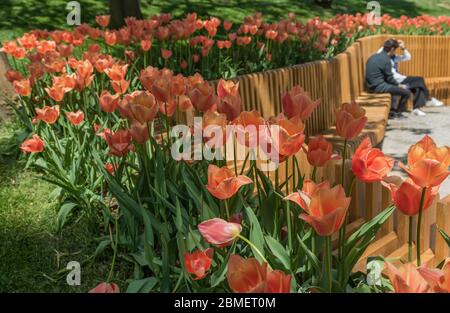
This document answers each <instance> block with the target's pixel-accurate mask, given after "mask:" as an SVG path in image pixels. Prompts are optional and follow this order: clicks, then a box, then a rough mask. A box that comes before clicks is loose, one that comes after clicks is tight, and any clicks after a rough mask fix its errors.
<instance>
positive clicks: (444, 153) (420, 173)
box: [399, 136, 450, 187]
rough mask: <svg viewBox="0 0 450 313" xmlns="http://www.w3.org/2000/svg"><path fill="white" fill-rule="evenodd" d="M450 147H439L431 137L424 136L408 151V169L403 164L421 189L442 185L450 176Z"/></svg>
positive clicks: (402, 165)
mask: <svg viewBox="0 0 450 313" xmlns="http://www.w3.org/2000/svg"><path fill="white" fill-rule="evenodd" d="M449 165H450V147H448V146H443V147H437V146H436V143H435V142H434V141H433V139H431V138H430V137H429V136H424V137H423V138H422V139H421V140H420V141H419V142H417V143H416V144H414V145H412V146H411V147H410V148H409V150H408V167H406V166H405V165H404V164H403V163H402V162H399V166H400V167H401V168H403V169H404V170H405V171H406V172H407V173H408V175H409V177H410V178H411V179H412V180H413V181H414V182H415V183H416V184H417V185H419V186H421V187H432V186H438V185H440V184H441V183H442V182H443V181H444V180H445V179H446V178H447V176H448V175H449V174H450V172H449V171H448V167H449Z"/></svg>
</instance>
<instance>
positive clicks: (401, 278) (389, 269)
mask: <svg viewBox="0 0 450 313" xmlns="http://www.w3.org/2000/svg"><path fill="white" fill-rule="evenodd" d="M385 269H386V274H387V276H388V278H389V280H390V281H391V283H392V287H394V292H395V293H427V292H429V291H430V286H429V285H428V283H427V282H426V280H425V279H424V278H423V277H422V276H421V275H420V273H419V272H418V270H417V268H416V267H415V266H414V265H413V264H411V263H407V264H402V265H400V268H396V267H395V266H394V265H392V264H391V263H389V262H386V263H385Z"/></svg>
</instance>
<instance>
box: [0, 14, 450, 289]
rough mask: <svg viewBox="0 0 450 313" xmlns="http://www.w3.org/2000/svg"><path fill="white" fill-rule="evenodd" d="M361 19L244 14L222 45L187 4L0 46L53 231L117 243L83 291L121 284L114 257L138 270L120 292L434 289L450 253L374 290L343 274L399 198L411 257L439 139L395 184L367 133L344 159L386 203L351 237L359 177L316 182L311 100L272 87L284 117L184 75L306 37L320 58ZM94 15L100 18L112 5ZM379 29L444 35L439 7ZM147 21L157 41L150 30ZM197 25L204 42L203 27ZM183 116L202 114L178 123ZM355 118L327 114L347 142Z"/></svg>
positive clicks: (231, 89)
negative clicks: (54, 214) (82, 222)
mask: <svg viewBox="0 0 450 313" xmlns="http://www.w3.org/2000/svg"><path fill="white" fill-rule="evenodd" d="M364 19H365V17H362V16H354V17H351V16H338V17H336V19H333V20H331V21H328V22H320V21H319V20H312V21H310V22H308V23H306V24H301V23H299V22H295V20H294V17H293V16H290V19H289V20H286V21H282V22H280V23H278V24H276V27H275V26H274V25H267V24H264V23H262V20H261V19H260V16H258V15H255V16H254V17H251V18H248V19H246V21H245V23H243V24H242V25H241V26H239V27H238V30H237V32H236V34H235V35H232V37H234V36H236V37H235V40H233V43H232V44H231V47H230V48H227V46H228V45H229V44H228V43H223V47H222V48H221V47H220V46H221V45H222V43H221V44H218V43H219V41H218V42H214V44H215V45H214V48H212V45H211V40H213V39H211V38H209V37H215V36H216V32H217V28H218V27H219V20H218V19H215V18H211V19H210V20H208V21H205V22H201V23H200V22H199V21H198V19H196V18H195V15H188V16H187V17H186V18H185V19H183V20H174V21H170V18H169V16H167V15H163V16H159V17H155V18H153V19H151V20H147V21H135V20H131V19H130V20H129V21H128V27H126V28H124V29H122V30H119V31H118V32H114V31H107V30H105V31H101V30H99V29H95V28H91V27H89V26H87V25H83V26H80V27H78V28H77V29H76V30H75V31H74V32H66V31H54V32H51V33H47V32H42V31H35V32H34V33H32V34H28V35H24V36H23V37H22V38H20V39H19V40H18V41H19V44H17V43H15V42H9V43H7V44H5V45H4V47H3V48H2V49H3V51H5V52H6V53H8V54H10V55H12V56H13V59H12V60H13V63H14V66H15V70H12V71H9V72H8V73H7V77H8V79H9V80H10V81H11V82H12V83H13V84H14V87H15V90H16V92H17V93H18V100H17V102H12V103H11V105H12V107H13V108H14V109H15V111H16V113H17V116H18V117H19V118H20V119H21V121H22V122H23V125H24V126H25V127H27V128H28V130H29V131H30V134H31V133H32V134H31V135H30V138H29V139H27V140H26V141H25V142H24V143H23V144H22V146H21V149H22V151H24V152H27V153H30V157H29V163H30V164H32V165H33V167H34V168H36V169H37V170H39V171H41V172H43V173H44V175H43V179H45V180H47V181H49V182H51V183H53V184H54V185H55V186H57V189H56V190H55V193H57V194H58V195H59V196H60V199H61V208H60V211H59V214H58V223H59V227H63V226H64V224H65V223H67V222H70V221H71V220H73V218H75V217H79V216H83V217H85V218H87V219H89V220H90V221H91V222H92V225H93V226H94V227H97V226H98V225H101V226H103V227H104V229H105V230H109V231H108V232H106V233H110V234H111V235H105V236H104V237H103V238H102V241H101V243H100V244H99V249H98V250H97V253H99V252H101V251H102V250H103V249H105V248H106V247H108V246H110V247H111V248H112V250H113V251H114V256H113V260H112V265H111V271H110V274H109V276H108V277H105V281H106V283H103V284H100V285H99V286H97V287H96V288H95V289H93V290H92V291H93V292H117V291H118V288H117V286H116V285H115V284H113V283H112V281H111V279H112V273H113V271H114V267H115V259H116V258H117V256H118V254H120V255H121V256H122V257H123V258H125V259H126V260H128V261H129V262H131V263H133V264H135V266H136V269H137V270H136V272H135V276H134V277H133V279H134V281H133V282H132V283H131V284H130V286H129V287H128V291H138V290H139V291H150V290H154V291H161V292H178V291H185V292H199V291H208V292H210V291H233V292H304V291H312V290H314V291H322V292H332V291H333V292H334V291H340V292H343V291H347V290H349V288H350V289H351V290H353V291H367V290H369V291H372V292H379V291H385V290H394V291H397V292H402V291H411V290H413V291H443V290H447V291H448V286H447V285H446V284H445V283H442V281H445V277H446V276H444V272H445V271H448V268H449V266H450V265H449V264H450V263H449V262H448V261H447V262H446V263H445V266H444V269H443V270H442V272H441V270H438V271H435V272H431V270H430V269H428V268H426V267H420V268H419V269H417V268H416V266H413V265H411V264H408V265H405V267H404V269H402V270H400V271H398V270H397V269H396V268H395V267H393V266H392V265H389V263H386V264H387V265H386V268H387V270H388V278H389V280H384V279H381V277H378V278H377V283H375V284H370V283H368V280H367V277H366V276H365V275H362V274H361V273H356V274H355V273H352V269H353V267H354V266H355V264H356V263H357V262H358V261H359V259H360V257H361V256H362V255H363V253H364V251H365V249H366V248H367V246H368V245H369V244H370V243H371V242H373V240H374V239H375V234H376V232H377V231H378V230H379V229H380V228H381V226H382V225H383V223H384V222H385V221H386V220H388V218H389V217H390V215H391V214H392V213H393V211H394V210H395V208H396V209H398V210H400V211H401V212H403V213H404V214H407V215H418V217H419V218H418V220H419V221H418V223H417V225H416V227H417V229H418V231H417V238H412V235H411V237H410V251H411V252H410V261H412V260H413V259H412V252H413V241H415V242H416V244H417V246H418V247H417V251H418V253H417V260H416V262H417V264H418V265H420V263H421V261H420V257H421V255H420V251H421V249H420V242H421V239H420V234H421V231H420V229H421V228H420V227H421V216H422V214H423V211H425V210H426V209H427V208H428V207H429V206H430V205H431V202H432V200H433V198H434V197H436V194H437V189H438V188H439V185H440V184H441V183H442V181H443V180H444V179H446V177H447V176H448V175H449V171H448V166H449V163H450V149H449V147H447V146H445V147H437V146H436V145H435V143H434V142H433V141H432V139H431V138H429V137H428V136H425V137H424V138H423V139H422V140H421V141H420V142H418V143H417V144H416V145H414V146H413V147H411V149H410V151H409V154H408V156H409V158H408V164H407V165H405V166H403V165H402V166H403V168H404V169H405V171H407V173H408V175H409V176H410V179H408V180H406V181H394V180H393V179H392V178H388V174H389V172H390V170H391V169H392V166H393V163H394V160H393V159H391V158H388V157H386V156H384V155H383V153H382V152H381V151H380V150H378V149H376V148H372V147H371V144H370V141H369V140H368V139H366V140H364V141H363V142H362V143H361V145H360V146H359V148H358V149H357V150H356V152H355V155H354V156H353V157H352V159H351V163H352V171H353V173H354V175H355V177H356V178H357V179H358V180H359V181H360V182H363V183H373V182H382V183H383V184H384V185H385V186H386V188H389V190H390V191H391V193H392V201H390V202H392V203H393V204H392V205H389V206H388V207H387V208H385V210H383V211H382V212H381V213H379V214H378V215H376V216H375V217H374V218H373V219H371V220H370V221H367V222H366V223H365V224H363V225H362V226H361V227H359V228H358V229H357V230H356V231H355V232H354V233H353V234H352V235H351V236H350V237H346V236H345V234H347V232H346V227H347V225H348V210H349V205H350V201H351V198H350V197H349V196H348V195H351V194H352V189H353V188H354V187H353V186H354V180H347V179H345V177H346V175H344V171H343V172H342V174H341V175H340V176H339V183H338V184H335V183H333V184H332V183H330V182H329V181H326V180H325V181H322V180H321V179H319V178H318V176H317V175H316V173H317V168H321V167H323V166H325V165H326V163H327V162H330V160H332V159H335V158H337V156H335V155H333V151H332V150H333V149H332V145H331V144H330V143H329V142H327V141H326V140H325V139H324V138H323V137H321V136H317V137H315V138H311V139H310V140H309V141H308V145H306V144H305V139H306V138H305V133H304V130H305V124H307V123H308V119H309V117H310V116H311V114H312V112H313V111H314V110H315V109H316V108H317V107H318V106H319V105H320V101H318V100H313V99H311V98H310V97H309V95H308V94H307V93H305V92H304V91H303V89H302V88H301V87H300V86H295V87H294V88H292V89H291V90H289V91H287V92H286V93H285V94H283V97H282V104H283V112H282V113H283V114H280V115H278V116H276V117H270V118H263V117H262V116H260V114H259V113H258V112H257V111H242V108H241V107H242V103H241V102H242V101H241V98H240V96H239V84H237V83H234V82H232V81H226V80H223V79H221V80H219V81H218V82H217V86H213V85H212V84H211V83H209V82H208V81H207V80H204V78H203V77H202V76H201V75H200V74H198V73H195V74H194V72H196V71H199V70H200V71H201V72H202V74H203V75H204V76H205V77H206V78H215V77H217V76H215V75H219V76H225V77H230V76H234V75H235V74H236V73H238V71H237V70H230V66H231V65H230V64H235V65H233V66H237V69H241V68H242V69H243V70H244V71H245V72H251V71H256V70H262V69H267V68H271V67H272V66H274V67H279V66H284V65H288V64H293V63H294V64H295V62H299V61H302V60H303V59H299V54H298V51H299V49H300V48H302V47H303V48H304V49H306V50H305V51H306V52H305V53H306V55H309V56H307V57H306V59H305V60H308V59H313V58H320V57H323V56H329V55H332V54H333V53H335V52H336V51H339V49H341V48H344V47H345V46H346V45H347V44H348V43H349V42H351V39H348V41H347V42H346V43H342V41H343V40H342V38H350V37H351V38H356V37H358V36H362V35H364V34H367V33H368V32H371V31H379V30H376V29H373V30H371V28H370V27H369V26H367V25H366V26H365V23H364ZM97 20H98V23H99V24H100V25H101V26H103V27H106V26H107V20H108V18H107V17H104V16H103V17H98V19H97ZM383 23H384V24H383V25H384V26H383V27H385V28H387V27H389V28H392V29H397V30H398V31H399V32H404V31H415V32H419V33H420V32H423V33H425V32H427V33H443V32H446V31H448V28H447V27H448V20H447V19H445V18H440V19H433V18H430V17H419V18H416V19H391V18H389V17H386V16H385V17H384V18H383ZM200 24H201V27H200ZM228 25H229V24H228V23H225V22H224V23H223V26H224V28H225V29H228V30H229V28H228ZM337 25H338V26H339V27H337ZM203 28H204V29H203ZM332 28H334V29H342V31H339V32H336V31H335V32H332V31H331V29H332ZM309 30H311V31H309ZM149 31H150V33H151V34H152V36H154V37H153V38H152V39H153V41H150V39H149V38H146V37H145V35H144V34H148V33H149ZM204 31H206V32H207V33H208V36H209V37H208V36H206V35H205V37H198V36H197V33H196V32H200V33H201V32H204ZM248 33H250V34H252V33H253V35H252V36H249V35H248ZM192 34H195V35H192ZM231 34H233V33H231ZM350 35H351V36H350ZM48 36H51V37H52V40H47V38H48ZM217 36H220V35H217ZM223 36H224V37H225V36H226V34H225V33H224V34H223ZM103 38H104V41H103ZM155 38H157V39H155ZM169 38H170V39H169ZM218 38H219V37H218ZM247 38H250V39H247ZM302 38H303V39H305V38H306V39H307V40H306V41H305V42H303V41H302V40H301V39H302ZM338 39H339V40H338ZM192 40H194V41H198V43H195V44H193V43H192ZM333 40H336V41H337V42H333ZM63 42H65V43H63ZM116 42H119V44H117V45H116ZM230 42H231V41H230ZM260 42H262V44H260ZM340 42H341V43H342V47H341V48H339V45H340ZM321 43H322V44H323V45H321ZM198 45H200V47H199V46H198ZM217 45H218V46H217ZM226 45H227V46H226ZM234 45H236V46H234ZM252 45H253V46H252ZM216 46H217V47H216ZM259 46H260V47H259ZM333 47H335V48H333ZM324 49H326V52H325V50H324ZM196 50H198V51H196ZM202 51H203V52H204V53H203V54H204V55H203V56H202V57H200V54H201V52H202ZM289 51H291V52H289ZM26 53H28V54H27V57H26V58H24V57H25V55H26ZM197 53H199V61H198V62H195V59H196V58H195V55H196V54H197ZM123 54H124V55H125V59H124V60H121V59H120V57H121V56H123ZM268 55H271V57H269V58H267V56H268ZM16 59H19V60H21V61H20V62H18V63H17V62H16ZM188 59H189V60H188ZM191 59H192V61H191ZM183 60H184V61H185V63H183ZM227 60H228V61H227ZM252 62H253V63H254V64H257V65H256V66H254V67H252V66H253V65H251V64H252ZM148 64H152V65H159V66H161V67H162V66H165V67H169V68H172V69H175V72H174V71H172V70H170V69H169V68H164V69H161V70H160V69H157V68H156V67H153V66H147V65H148ZM244 64H245V66H244ZM223 69H228V70H229V71H228V70H223ZM227 71H228V72H227ZM177 72H178V74H176V73H177ZM180 73H181V74H180ZM189 74H193V75H190V76H189ZM187 113H189V114H187ZM186 115H189V116H191V117H194V116H195V117H196V118H201V123H200V124H199V123H194V124H191V123H189V124H188V125H182V124H183V122H185V121H186ZM366 123H367V117H366V112H365V110H364V109H362V108H361V107H360V106H359V105H358V104H356V103H354V102H351V103H344V104H342V106H341V107H340V109H339V110H338V111H337V112H336V131H337V134H338V135H339V136H341V137H342V138H343V140H352V139H354V138H356V137H357V136H358V135H359V134H360V132H361V130H362V129H363V128H364V127H365V125H366ZM198 134H199V136H197V135H198ZM181 147H182V152H181V151H180V149H181ZM302 149H303V150H304V151H305V153H306V156H307V160H308V162H309V163H310V164H311V166H312V167H313V171H312V173H311V175H310V176H309V177H306V176H305V175H304V173H303V172H302V171H301V170H300V168H301V167H300V166H299V162H298V159H297V154H298V153H299V151H300V150H302ZM180 152H181V153H180ZM345 152H346V151H345V149H344V153H343V158H342V160H341V161H342V162H343V163H342V164H345V161H346V159H348V158H347V157H346V153H345ZM280 165H282V166H280ZM342 169H344V167H342ZM281 171H283V173H281ZM411 223H412V219H411ZM411 225H412V226H414V225H413V224H411ZM412 226H411V227H412ZM333 235H335V236H338V240H337V244H336V251H334V253H333V242H332V236H333ZM375 262H378V261H375ZM431 273H433V274H436V273H437V274H436V275H431ZM405 275H414V277H415V278H416V279H417V281H414V282H411V281H409V280H408V281H406V276H405ZM436 277H438V279H437V280H436V279H435V278H436ZM380 284H381V285H380ZM446 286H447V287H446Z"/></svg>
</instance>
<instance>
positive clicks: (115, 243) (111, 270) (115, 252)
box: [106, 213, 119, 283]
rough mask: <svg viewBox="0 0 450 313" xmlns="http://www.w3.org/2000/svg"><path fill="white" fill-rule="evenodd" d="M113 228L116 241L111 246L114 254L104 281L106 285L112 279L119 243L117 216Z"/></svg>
mask: <svg viewBox="0 0 450 313" xmlns="http://www.w3.org/2000/svg"><path fill="white" fill-rule="evenodd" d="M117 214H118V213H117ZM115 226H116V227H115V228H116V239H115V240H114V241H115V242H114V243H113V245H112V246H113V249H114V254H113V258H112V262H111V269H110V270H109V274H108V278H107V279H106V282H107V283H109V282H110V280H111V278H112V274H113V271H114V265H115V264H116V256H117V245H118V243H119V216H116V218H115Z"/></svg>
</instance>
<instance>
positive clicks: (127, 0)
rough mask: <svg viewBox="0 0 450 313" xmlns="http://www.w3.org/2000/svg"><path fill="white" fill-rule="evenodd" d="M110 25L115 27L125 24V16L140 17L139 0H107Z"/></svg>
mask: <svg viewBox="0 0 450 313" xmlns="http://www.w3.org/2000/svg"><path fill="white" fill-rule="evenodd" d="M109 13H110V15H111V23H110V27H111V28H114V29H117V28H120V27H122V26H123V25H124V24H125V18H126V17H128V16H133V17H135V18H137V19H142V13H141V6H140V0H109Z"/></svg>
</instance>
